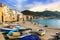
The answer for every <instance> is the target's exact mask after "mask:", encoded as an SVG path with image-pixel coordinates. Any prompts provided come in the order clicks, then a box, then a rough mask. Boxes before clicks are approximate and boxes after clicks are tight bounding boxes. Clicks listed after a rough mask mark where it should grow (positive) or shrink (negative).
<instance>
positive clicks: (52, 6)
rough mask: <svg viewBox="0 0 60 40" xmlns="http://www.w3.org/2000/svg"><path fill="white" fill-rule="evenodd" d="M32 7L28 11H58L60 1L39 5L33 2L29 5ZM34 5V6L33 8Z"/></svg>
mask: <svg viewBox="0 0 60 40" xmlns="http://www.w3.org/2000/svg"><path fill="white" fill-rule="evenodd" d="M30 5H31V6H32V7H31V8H30V9H29V10H31V11H44V10H46V9H47V10H50V11H60V0H58V1H55V0H54V2H53V3H50V4H41V3H37V2H34V3H33V4H30ZM33 5H34V6H33Z"/></svg>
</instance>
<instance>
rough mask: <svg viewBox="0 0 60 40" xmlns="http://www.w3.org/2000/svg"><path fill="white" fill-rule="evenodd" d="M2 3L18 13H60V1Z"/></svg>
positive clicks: (41, 0) (34, 0) (8, 0)
mask: <svg viewBox="0 0 60 40" xmlns="http://www.w3.org/2000/svg"><path fill="white" fill-rule="evenodd" d="M0 3H3V4H5V5H8V6H9V7H10V8H11V9H16V10H18V11H23V10H30V11H39V12H40V11H44V10H50V11H60V0H0Z"/></svg>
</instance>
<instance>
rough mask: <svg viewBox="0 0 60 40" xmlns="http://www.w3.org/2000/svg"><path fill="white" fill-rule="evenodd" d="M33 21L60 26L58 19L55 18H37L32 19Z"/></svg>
mask: <svg viewBox="0 0 60 40" xmlns="http://www.w3.org/2000/svg"><path fill="white" fill-rule="evenodd" d="M33 22H36V23H40V24H43V25H48V26H50V27H56V28H60V20H56V19H51V20H40V19H37V20H33Z"/></svg>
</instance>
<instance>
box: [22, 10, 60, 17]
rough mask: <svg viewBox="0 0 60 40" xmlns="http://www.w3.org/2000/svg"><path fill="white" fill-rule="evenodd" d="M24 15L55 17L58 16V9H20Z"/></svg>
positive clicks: (59, 14)
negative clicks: (39, 10) (35, 10)
mask: <svg viewBox="0 0 60 40" xmlns="http://www.w3.org/2000/svg"><path fill="white" fill-rule="evenodd" d="M22 13H23V14H24V15H32V16H39V17H41V16H42V17H55V18H60V12H58V11H48V10H46V11H43V12H33V11H29V10H24V11H22Z"/></svg>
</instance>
